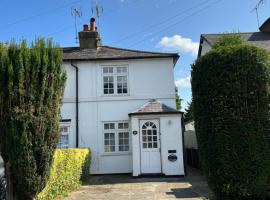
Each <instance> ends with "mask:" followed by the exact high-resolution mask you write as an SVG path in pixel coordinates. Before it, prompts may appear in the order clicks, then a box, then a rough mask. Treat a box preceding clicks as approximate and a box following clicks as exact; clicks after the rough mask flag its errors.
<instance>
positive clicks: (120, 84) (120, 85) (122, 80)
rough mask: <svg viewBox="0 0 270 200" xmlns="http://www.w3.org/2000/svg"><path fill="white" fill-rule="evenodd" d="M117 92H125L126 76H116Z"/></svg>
mask: <svg viewBox="0 0 270 200" xmlns="http://www.w3.org/2000/svg"><path fill="white" fill-rule="evenodd" d="M117 93H118V94H125V93H127V77H126V76H117Z"/></svg>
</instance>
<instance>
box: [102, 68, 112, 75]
mask: <svg viewBox="0 0 270 200" xmlns="http://www.w3.org/2000/svg"><path fill="white" fill-rule="evenodd" d="M103 73H104V74H107V73H113V67H103Z"/></svg>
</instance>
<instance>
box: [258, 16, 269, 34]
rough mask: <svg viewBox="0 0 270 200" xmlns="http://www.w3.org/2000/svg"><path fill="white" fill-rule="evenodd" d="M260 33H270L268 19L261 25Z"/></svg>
mask: <svg viewBox="0 0 270 200" xmlns="http://www.w3.org/2000/svg"><path fill="white" fill-rule="evenodd" d="M260 31H261V32H264V33H270V17H269V18H268V19H267V20H266V21H265V22H264V23H263V25H261V27H260Z"/></svg>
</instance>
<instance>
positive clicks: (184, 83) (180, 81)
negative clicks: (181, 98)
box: [175, 75, 191, 88]
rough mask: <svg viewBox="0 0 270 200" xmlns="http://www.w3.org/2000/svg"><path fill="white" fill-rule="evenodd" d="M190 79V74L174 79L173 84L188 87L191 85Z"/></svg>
mask: <svg viewBox="0 0 270 200" xmlns="http://www.w3.org/2000/svg"><path fill="white" fill-rule="evenodd" d="M190 79H191V76H190V75H189V76H188V77H185V78H180V79H178V80H176V81H175V85H176V87H179V88H190V87H191V83H190Z"/></svg>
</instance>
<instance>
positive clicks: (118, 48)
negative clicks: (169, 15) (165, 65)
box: [101, 45, 179, 56]
mask: <svg viewBox="0 0 270 200" xmlns="http://www.w3.org/2000/svg"><path fill="white" fill-rule="evenodd" d="M101 47H105V48H110V49H117V50H124V51H132V52H140V53H152V54H163V55H177V56H179V55H178V53H176V52H175V53H164V52H155V51H143V50H137V49H127V48H120V47H111V46H108V45H103V46H101Z"/></svg>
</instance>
